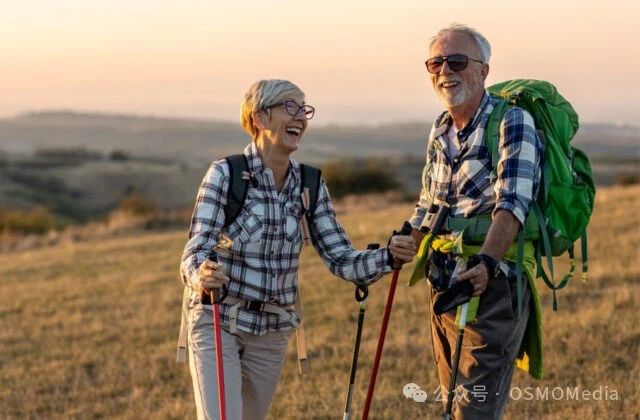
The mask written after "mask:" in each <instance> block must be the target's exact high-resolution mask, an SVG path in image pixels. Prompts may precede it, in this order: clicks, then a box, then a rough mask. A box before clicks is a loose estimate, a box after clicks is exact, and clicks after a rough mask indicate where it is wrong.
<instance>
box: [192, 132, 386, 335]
mask: <svg viewBox="0 0 640 420" xmlns="http://www.w3.org/2000/svg"><path fill="white" fill-rule="evenodd" d="M244 154H245V156H246V157H247V159H248V161H249V172H250V175H251V178H252V182H249V189H248V192H247V198H246V200H245V203H244V206H243V208H242V210H241V211H240V213H239V215H238V217H237V218H236V220H235V221H234V222H233V223H231V224H230V225H229V226H228V227H226V228H224V227H223V226H224V221H225V216H224V206H225V205H226V204H227V192H228V189H229V165H228V164H227V162H226V160H218V161H215V162H213V163H212V164H211V166H210V168H209V170H208V172H207V174H206V175H205V177H204V179H203V180H202V184H201V185H200V190H199V191H198V197H197V200H196V206H195V209H194V212H193V217H192V220H191V228H190V231H189V240H188V242H187V244H186V246H185V248H184V253H183V255H182V261H181V266H180V271H181V273H182V278H183V281H184V282H185V284H186V285H187V286H190V287H191V288H192V290H193V292H192V294H191V302H192V303H193V302H199V301H200V296H198V293H197V292H195V290H196V288H195V287H194V284H195V282H196V274H197V270H198V267H199V266H200V264H201V263H202V262H203V261H204V260H205V259H206V257H207V255H208V254H209V253H210V252H211V250H212V249H214V247H215V246H216V245H217V244H218V241H219V238H220V234H221V233H222V234H223V235H224V236H225V237H227V238H229V239H231V241H232V244H231V245H230V246H227V247H225V249H221V248H220V247H218V248H217V249H216V253H217V256H218V261H219V262H220V263H221V265H222V267H223V270H224V272H225V274H226V275H227V276H228V277H229V278H230V282H229V284H228V287H227V289H228V295H229V296H231V297H237V298H240V299H246V300H252V301H259V302H266V303H272V304H276V305H293V304H294V303H295V301H296V297H297V290H298V285H297V277H298V265H299V257H300V250H301V248H302V234H301V229H300V219H301V218H302V217H304V215H303V206H302V198H301V191H300V183H301V173H300V164H299V163H297V162H296V161H294V160H290V161H289V172H288V175H287V178H286V180H285V183H284V187H283V188H282V191H281V192H280V193H279V194H278V192H277V190H276V187H275V181H274V177H273V172H272V171H271V170H270V169H268V168H265V167H264V165H263V163H262V159H261V158H260V155H259V154H258V151H257V148H256V146H255V143H253V142H252V143H251V144H249V145H248V146H247V147H246V148H245V149H244ZM312 219H313V223H311V224H310V226H309V228H310V231H311V238H312V239H313V245H314V247H315V249H316V250H317V252H318V254H319V255H320V257H321V258H322V260H323V261H324V263H325V264H326V265H327V267H328V268H329V269H330V270H331V272H332V273H333V274H335V275H336V276H338V277H341V278H343V279H345V280H349V281H353V282H355V281H366V282H367V283H372V282H374V281H376V280H377V279H379V278H380V277H381V276H382V275H383V274H384V273H386V272H389V271H391V267H390V265H389V261H388V257H387V250H386V248H382V249H378V250H372V251H356V250H355V249H353V246H352V245H351V241H350V240H349V238H348V237H347V234H346V232H345V230H344V229H343V227H342V226H341V225H340V223H338V221H337V219H336V213H335V210H334V208H333V204H332V202H331V198H330V196H329V191H328V190H327V186H326V184H325V181H324V179H323V178H322V179H321V181H320V189H319V193H318V201H317V204H316V207H315V211H314V214H313V218H312ZM294 317H295V318H296V319H297V320H299V319H298V315H297V314H294ZM221 318H222V323H223V325H228V322H229V306H228V305H225V304H224V303H223V304H222V305H221ZM237 328H238V330H241V331H244V332H247V333H250V334H255V335H263V334H266V333H267V332H271V331H283V330H287V329H290V328H291V323H290V322H289V321H288V320H285V319H279V317H278V316H277V315H275V314H268V313H265V312H257V311H251V310H248V309H244V308H240V310H239V313H238V319H237Z"/></svg>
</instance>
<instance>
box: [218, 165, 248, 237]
mask: <svg viewBox="0 0 640 420" xmlns="http://www.w3.org/2000/svg"><path fill="white" fill-rule="evenodd" d="M225 160H226V161H227V164H228V165H229V190H228V191H227V205H226V206H225V208H224V227H228V226H229V225H230V224H231V223H233V221H234V220H236V217H238V215H239V214H240V210H242V206H243V205H244V201H245V200H246V199H247V191H248V190H249V179H245V178H247V177H246V176H244V177H243V172H245V173H248V172H249V161H248V160H247V157H246V156H245V155H243V154H238V155H231V156H227V157H226V158H225Z"/></svg>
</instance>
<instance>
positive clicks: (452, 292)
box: [433, 257, 478, 420]
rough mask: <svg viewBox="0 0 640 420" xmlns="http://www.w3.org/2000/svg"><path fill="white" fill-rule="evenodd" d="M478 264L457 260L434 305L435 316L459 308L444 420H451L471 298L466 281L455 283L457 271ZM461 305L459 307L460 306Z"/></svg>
mask: <svg viewBox="0 0 640 420" xmlns="http://www.w3.org/2000/svg"><path fill="white" fill-rule="evenodd" d="M476 264H478V262H477V261H476V260H474V258H473V257H471V258H470V259H469V261H468V262H467V263H465V262H464V260H462V259H459V260H458V263H457V264H456V268H455V269H454V270H453V273H452V275H451V283H450V284H451V286H450V287H449V289H447V290H446V291H445V292H444V294H443V295H442V298H441V299H440V301H439V302H438V303H437V304H436V305H434V308H433V310H434V312H435V314H436V315H438V316H439V315H442V314H443V313H445V312H449V311H451V310H453V309H454V308H457V307H458V306H459V307H460V312H459V317H458V333H457V335H456V348H455V350H454V353H453V363H452V364H451V378H450V380H449V389H448V392H447V406H446V408H445V411H444V420H451V412H452V410H453V400H454V397H455V389H456V381H457V380H458V368H459V367H460V353H462V341H463V339H464V327H465V325H466V324H467V312H468V309H469V300H471V297H472V296H473V285H472V284H471V283H470V282H468V281H461V282H459V281H457V279H458V271H459V270H460V269H461V268H464V267H465V266H466V269H467V270H469V269H471V268H472V267H473V266H475V265H476ZM460 305H461V306H460Z"/></svg>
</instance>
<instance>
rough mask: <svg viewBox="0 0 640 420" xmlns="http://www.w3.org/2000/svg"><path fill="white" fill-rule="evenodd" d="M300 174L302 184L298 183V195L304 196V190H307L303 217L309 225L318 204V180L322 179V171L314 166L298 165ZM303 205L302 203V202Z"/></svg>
mask: <svg viewBox="0 0 640 420" xmlns="http://www.w3.org/2000/svg"><path fill="white" fill-rule="evenodd" d="M300 174H301V177H302V182H301V183H300V194H301V195H302V194H304V191H305V189H307V188H308V189H309V205H308V208H306V207H305V209H304V215H305V217H306V218H307V221H308V222H309V223H311V221H312V218H313V213H314V211H315V209H316V204H317V203H318V194H319V193H320V179H321V178H322V171H321V170H320V169H318V168H316V167H314V166H310V165H305V164H304V163H301V164H300ZM303 205H304V201H303Z"/></svg>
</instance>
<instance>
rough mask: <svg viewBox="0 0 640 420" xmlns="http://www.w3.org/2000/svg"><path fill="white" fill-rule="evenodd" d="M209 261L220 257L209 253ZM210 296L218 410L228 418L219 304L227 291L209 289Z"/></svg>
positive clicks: (221, 418)
mask: <svg viewBox="0 0 640 420" xmlns="http://www.w3.org/2000/svg"><path fill="white" fill-rule="evenodd" d="M207 258H208V259H209V261H213V262H215V263H217V262H218V258H217V257H216V255H215V254H213V253H212V254H209V256H208V257H207ZM209 297H210V298H211V305H213V335H214V339H215V346H216V373H217V379H218V411H219V417H220V420H226V419H227V403H226V399H225V395H224V365H223V360H222V328H221V322H220V309H219V304H220V303H221V302H222V301H223V300H224V298H225V297H226V293H225V292H222V293H221V291H220V289H219V288H215V289H211V290H210V291H209Z"/></svg>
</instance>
